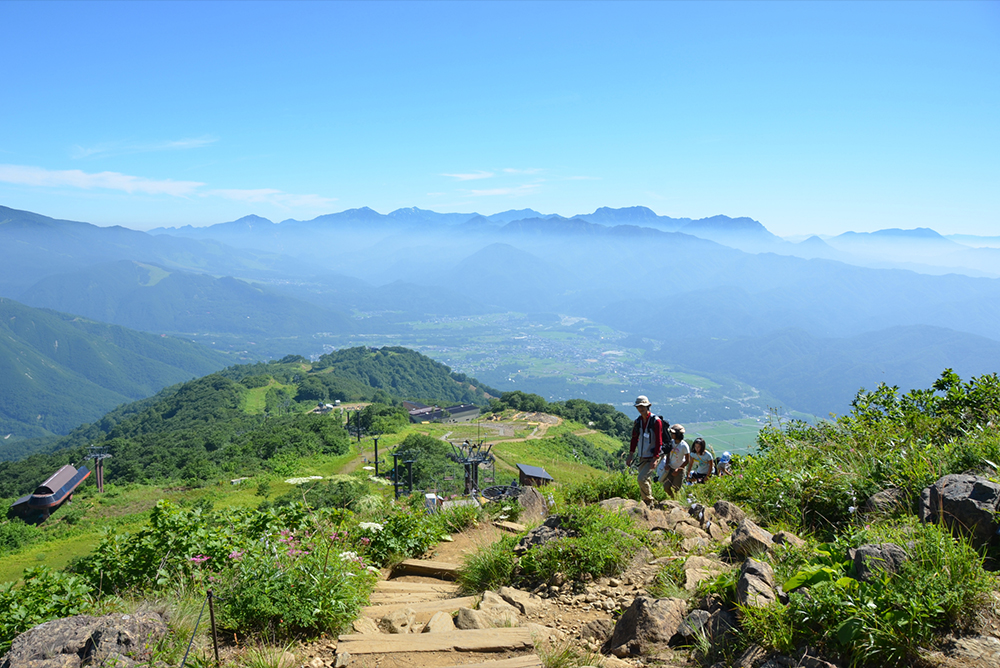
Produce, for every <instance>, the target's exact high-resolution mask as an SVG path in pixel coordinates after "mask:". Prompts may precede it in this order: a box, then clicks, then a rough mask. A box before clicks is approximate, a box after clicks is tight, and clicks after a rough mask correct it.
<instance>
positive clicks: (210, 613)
mask: <svg viewBox="0 0 1000 668" xmlns="http://www.w3.org/2000/svg"><path fill="white" fill-rule="evenodd" d="M212 598H213V597H212V590H211V589H209V590H208V618H209V620H211V622H212V647H213V648H214V649H215V665H217V666H221V665H222V663H221V662H220V661H219V634H218V632H217V631H216V630H215V605H214V604H213V603H212Z"/></svg>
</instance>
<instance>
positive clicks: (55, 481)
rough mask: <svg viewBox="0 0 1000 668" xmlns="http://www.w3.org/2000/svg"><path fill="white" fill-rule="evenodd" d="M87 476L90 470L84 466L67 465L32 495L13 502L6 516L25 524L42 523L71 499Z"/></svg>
mask: <svg viewBox="0 0 1000 668" xmlns="http://www.w3.org/2000/svg"><path fill="white" fill-rule="evenodd" d="M89 475H90V469H88V468H87V467H86V466H81V467H80V468H76V467H74V466H70V465H69V464H67V465H66V466H63V467H62V468H61V469H59V470H58V471H56V472H55V473H53V474H52V475H50V476H49V477H48V478H47V479H46V480H45V482H43V483H42V484H41V485H39V486H38V487H37V488H36V489H35V491H34V492H33V493H31V494H28V495H26V496H22V497H21V498H20V499H18V500H17V501H15V502H14V504H13V505H12V506H11V507H10V510H8V511H7V516H8V517H11V516H17V517H20V518H22V519H23V520H24V521H25V522H34V523H41V522H44V521H45V520H46V519H48V517H49V515H51V514H52V512H53V511H54V510H55V509H56V508H58V507H59V506H61V505H62V504H63V503H65V502H66V501H69V500H70V499H71V498H72V497H73V492H74V491H76V488H77V487H79V486H80V483H82V482H83V481H84V480H86V479H87V476H89Z"/></svg>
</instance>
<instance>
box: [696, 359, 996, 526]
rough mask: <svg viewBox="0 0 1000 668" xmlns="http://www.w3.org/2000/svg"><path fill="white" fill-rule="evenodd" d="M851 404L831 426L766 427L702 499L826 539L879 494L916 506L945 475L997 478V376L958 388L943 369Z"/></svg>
mask: <svg viewBox="0 0 1000 668" xmlns="http://www.w3.org/2000/svg"><path fill="white" fill-rule="evenodd" d="M852 406H853V410H852V412H851V413H850V414H849V415H846V416H843V417H840V418H838V419H837V420H836V421H833V422H822V423H820V424H818V425H809V424H806V423H804V422H799V421H793V422H790V423H787V424H784V425H780V424H778V425H775V424H772V425H769V426H768V427H766V428H765V429H763V430H762V431H761V432H760V435H759V437H758V448H759V451H760V452H759V454H758V455H757V456H753V457H744V458H741V460H740V462H739V466H738V467H736V469H735V470H736V475H734V476H726V477H721V478H715V479H713V480H711V481H710V483H709V485H708V486H707V487H709V488H710V489H709V493H710V494H712V495H717V496H721V497H724V498H727V499H729V500H730V501H733V502H735V503H740V504H743V505H746V506H749V507H753V508H754V509H755V512H756V513H757V514H758V516H759V517H760V519H762V520H763V521H764V522H765V523H781V524H785V525H787V526H791V527H794V528H796V529H797V530H805V531H807V532H811V533H814V534H816V535H817V536H819V537H820V538H822V539H824V540H832V539H833V538H834V537H835V535H836V534H837V533H838V532H839V531H842V530H844V529H846V528H848V527H849V526H850V525H851V524H852V523H853V521H854V518H855V517H856V510H857V509H858V508H859V507H860V506H861V505H862V504H863V503H864V501H865V499H866V498H867V497H868V496H870V495H871V494H873V493H875V492H877V491H879V490H881V489H885V488H887V487H895V488H898V489H900V490H902V492H903V495H904V497H908V498H909V499H911V500H914V499H917V498H919V496H920V493H921V491H922V490H923V489H924V488H925V487H927V486H928V485H931V484H933V483H934V482H935V481H936V480H938V479H939V478H940V477H941V476H944V475H946V474H948V473H961V472H966V471H981V472H983V473H986V474H987V475H993V476H995V475H996V470H995V465H994V464H991V462H997V461H1000V429H998V426H997V424H998V422H997V420H996V416H998V415H1000V381H998V380H997V377H996V375H995V374H993V375H989V376H982V377H979V378H974V379H972V381H970V382H968V383H962V382H961V381H960V379H958V377H957V376H956V375H955V374H954V373H953V372H951V370H950V369H949V370H946V371H945V372H944V373H943V374H942V377H941V379H939V380H938V381H937V382H935V383H934V387H933V388H932V389H928V390H913V391H911V392H909V393H907V394H900V392H899V391H898V388H895V387H888V386H886V385H884V384H882V385H880V386H879V387H878V388H876V390H874V391H872V392H868V391H866V390H861V391H859V392H858V394H857V396H856V397H855V399H854V402H853V404H852Z"/></svg>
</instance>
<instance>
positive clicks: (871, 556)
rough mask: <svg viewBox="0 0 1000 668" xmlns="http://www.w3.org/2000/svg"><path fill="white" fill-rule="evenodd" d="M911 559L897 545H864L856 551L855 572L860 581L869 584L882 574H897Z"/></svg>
mask: <svg viewBox="0 0 1000 668" xmlns="http://www.w3.org/2000/svg"><path fill="white" fill-rule="evenodd" d="M909 558H910V557H909V555H908V554H906V550H904V549H903V548H901V547H900V546H899V545H896V544H895V543H879V544H868V545H862V546H861V547H859V548H858V549H857V550H855V551H854V572H855V573H856V574H857V577H858V579H859V580H863V581H865V582H868V581H869V580H872V579H875V578H878V577H880V575H881V573H895V572H896V571H898V570H899V565H900V564H902V563H903V562H904V561H906V560H907V559H909Z"/></svg>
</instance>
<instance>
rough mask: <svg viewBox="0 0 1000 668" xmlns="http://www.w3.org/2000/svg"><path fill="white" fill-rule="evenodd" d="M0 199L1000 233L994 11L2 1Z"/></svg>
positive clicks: (68, 213) (153, 218) (277, 214)
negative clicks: (414, 209)
mask: <svg viewBox="0 0 1000 668" xmlns="http://www.w3.org/2000/svg"><path fill="white" fill-rule="evenodd" d="M0 25H3V26H4V39H3V40H2V42H0V62H2V63H3V66H2V67H0V91H2V97H0V99H2V103H0V204H3V205H6V206H11V207H14V208H19V209H28V210H31V211H36V212H38V213H42V214H45V215H49V216H53V217H58V218H69V219H74V220H85V221H88V222H92V223H95V224H98V225H112V224H120V225H126V226H128V227H133V228H136V229H148V228H151V227H156V226H161V225H168V226H173V225H186V224H191V225H207V224H213V223H217V222H223V221H228V220H234V219H236V218H238V217H240V216H243V215H246V214H249V213H256V214H258V215H262V216H266V217H268V218H270V219H272V220H276V221H280V220H284V219H287V218H298V219H308V218H312V217H315V216H317V215H319V214H323V213H330V212H333V211H341V210H343V209H348V208H353V207H360V206H370V207H372V208H374V209H375V210H377V211H380V212H382V213H388V212H389V211H391V210H393V209H396V208H399V207H404V206H418V207H421V208H425V209H434V210H436V211H442V212H449V211H469V212H471V211H476V212H480V213H485V214H490V213H495V212H497V211H503V210H506V209H513V208H518V209H519V208H525V207H530V208H533V209H536V210H539V211H542V212H545V213H560V214H563V215H567V216H568V215H574V214H577V213H587V212H590V211H593V210H594V209H596V208H597V207H600V206H610V207H622V206H633V205H644V206H648V207H650V208H651V209H653V210H654V211H656V212H657V213H659V214H663V215H670V216H676V217H693V218H699V217H704V216H710V215H715V214H719V213H722V214H726V215H730V216H744V215H745V216H751V217H753V218H755V219H757V220H759V221H761V222H762V223H763V224H764V225H765V226H767V227H768V229H770V230H772V231H773V232H775V233H777V234H783V235H794V234H805V233H814V232H815V233H823V234H836V233H839V232H843V231H846V230H855V231H871V230H876V229H882V228H887V227H903V228H912V227H932V228H934V229H936V230H938V231H940V232H942V233H969V234H984V235H997V234H1000V2H979V3H963V2H942V3H934V2H925V3H920V2H888V3H877V2H830V3H808V2H799V3H793V2H777V3H755V2H737V3H726V2H702V3H684V2H663V3H656V2H639V3H624V2H614V3H600V2H588V3H576V2H548V3H519V2H503V3H488V2H475V3H460V2H443V3H420V2H404V3H392V2H367V3H350V2H337V3H321V2H306V3H301V4H296V3H290V2H283V3H266V2H265V3H238V2H223V3H217V4H215V3H207V2H171V3H163V4H158V3H153V2H132V3H127V2H114V3H96V4H95V3H85V2H72V3H58V2H29V3H19V2H11V1H10V0H7V1H5V2H2V3H0Z"/></svg>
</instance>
